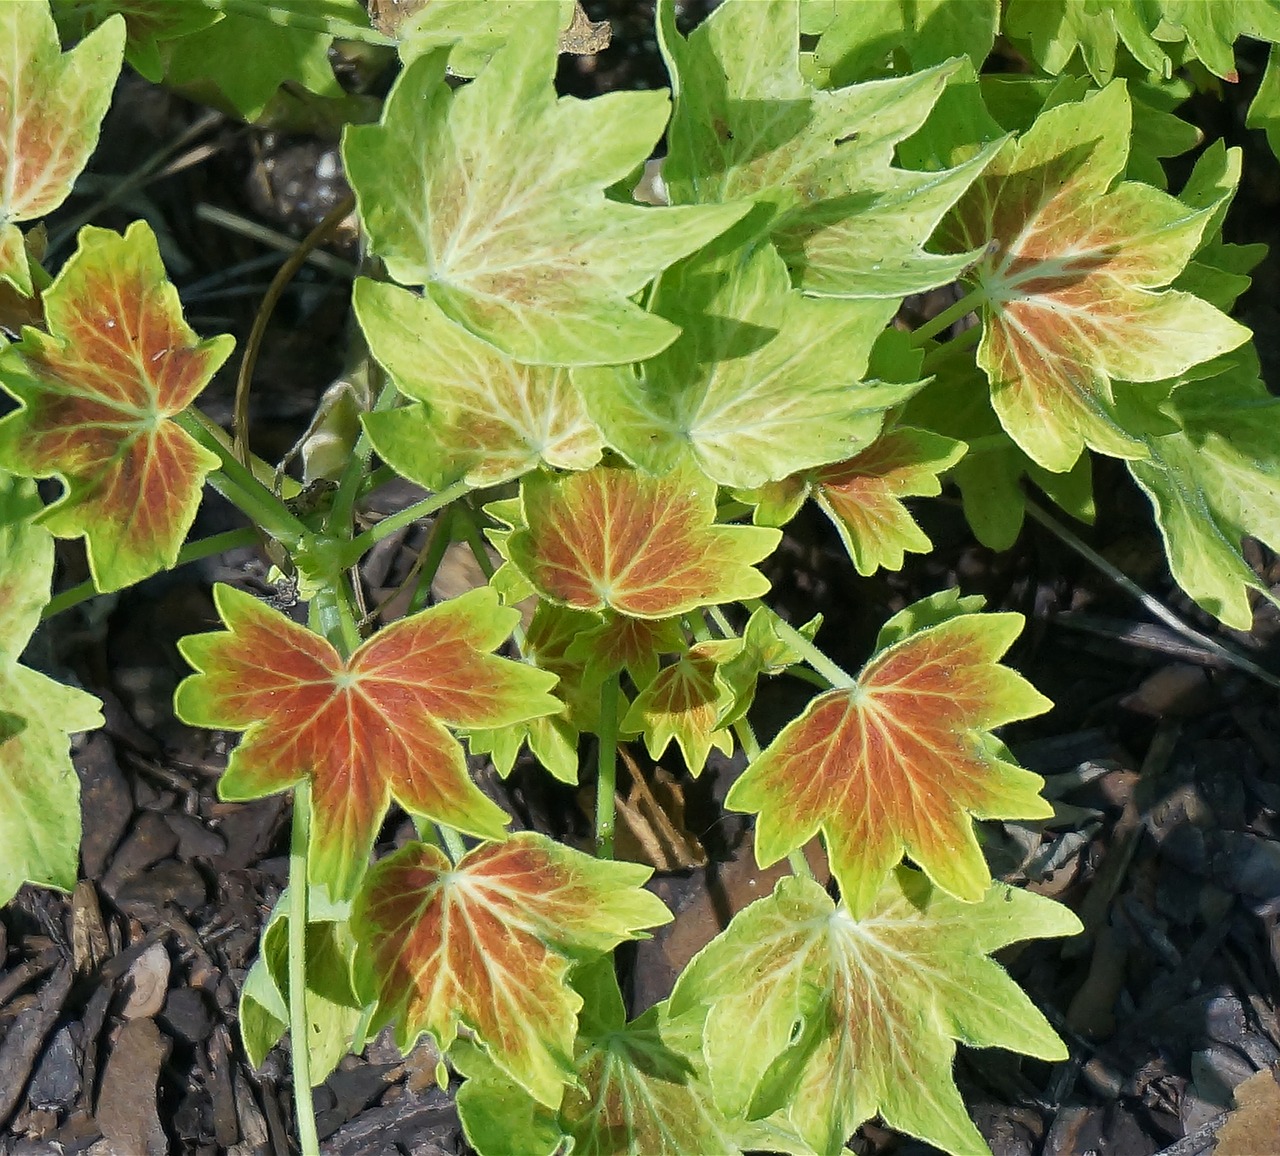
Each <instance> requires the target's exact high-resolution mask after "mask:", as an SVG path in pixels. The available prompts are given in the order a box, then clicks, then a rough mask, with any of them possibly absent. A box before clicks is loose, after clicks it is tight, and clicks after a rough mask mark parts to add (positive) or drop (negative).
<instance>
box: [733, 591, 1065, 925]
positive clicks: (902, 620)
mask: <svg viewBox="0 0 1280 1156" xmlns="http://www.w3.org/2000/svg"><path fill="white" fill-rule="evenodd" d="M904 624H905V625H904ZM1021 629H1022V616H1021V615H1018V614H976V613H967V612H966V607H965V606H964V604H962V603H958V602H956V601H955V599H954V597H952V596H949V595H934V596H933V597H932V598H928V599H924V600H922V601H921V602H918V603H915V604H914V605H913V606H910V607H908V608H907V609H906V610H904V611H901V612H900V613H899V614H898V615H895V616H894V618H893V619H891V620H890V621H889V623H888V624H887V625H886V627H885V629H884V631H882V632H881V642H880V644H879V646H878V649H877V653H876V654H875V655H874V656H873V657H872V658H871V660H870V661H869V662H868V663H867V665H866V666H865V667H863V669H862V672H861V673H860V674H859V676H858V678H857V681H856V684H855V685H854V686H853V687H851V688H849V689H837V690H832V691H828V692H827V693H826V694H822V695H819V696H818V697H817V698H815V699H814V700H813V701H812V702H811V703H810V704H809V706H808V707H807V708H806V709H805V711H804V713H803V714H802V715H801V716H800V717H799V718H798V719H795V720H793V721H792V722H790V723H788V724H787V726H785V727H784V728H783V730H782V732H781V733H780V734H779V735H778V737H777V738H776V739H775V740H774V741H773V742H772V743H771V744H770V745H769V747H768V748H767V749H766V750H765V751H764V753H763V754H762V755H761V756H760V757H759V758H757V759H756V761H755V762H754V763H752V764H751V766H750V767H748V768H747V770H746V772H745V773H744V774H743V776H742V777H741V778H740V779H739V780H738V781H737V782H736V783H734V785H733V787H732V788H731V789H730V791H729V795H728V797H727V798H726V800H725V805H726V806H728V807H730V808H732V809H734V810H738V811H758V812H759V813H760V815H759V818H758V820H757V822H756V834H755V848H756V860H757V861H758V862H759V864H760V865H761V866H762V867H767V866H768V865H769V864H770V863H774V862H776V861H777V860H778V859H780V858H782V856H784V855H786V854H787V853H788V852H789V851H793V850H795V849H796V848H797V847H801V846H803V845H804V844H805V843H807V842H808V841H809V840H810V839H811V838H812V837H813V835H814V834H815V833H816V832H817V831H818V830H819V829H821V830H822V832H823V834H824V835H825V836H826V844H827V853H828V855H829V856H830V859H831V867H832V870H833V872H834V873H835V876H836V878H837V879H838V880H839V882H840V891H841V894H842V895H843V896H844V899H845V902H846V903H847V904H848V906H849V908H850V910H851V911H853V913H854V914H855V915H861V914H864V913H865V912H866V911H868V910H869V909H870V906H871V904H872V902H873V901H874V899H875V896H876V894H877V893H878V892H879V890H880V886H881V884H882V883H883V881H884V878H885V876H886V875H888V873H889V872H890V871H891V870H892V869H893V867H894V866H895V865H896V864H897V862H898V861H899V859H901V858H902V854H903V852H904V851H905V852H906V853H907V854H908V855H909V856H910V857H911V858H912V860H913V861H915V862H916V863H918V864H919V865H920V867H922V868H923V869H924V871H925V872H926V873H927V874H928V876H929V878H930V879H932V880H933V882H934V883H936V884H937V885H938V886H939V887H942V888H943V889H945V890H946V891H949V892H951V893H952V894H953V895H956V896H959V897H960V898H961V899H965V900H969V901H975V900H977V899H979V898H981V897H982V895H983V894H984V893H985V891H986V889H987V887H988V886H989V885H990V883H991V874H990V871H989V870H988V868H987V864H986V860H985V859H984V858H983V855H982V850H981V848H980V847H979V846H978V841H977V838H976V837H975V835H974V832H973V827H972V824H971V822H970V818H969V816H970V815H972V816H974V817H975V818H1042V817H1044V816H1047V815H1049V814H1050V813H1051V811H1052V808H1051V807H1050V806H1049V804H1048V803H1046V802H1045V801H1044V799H1042V798H1041V797H1040V794H1039V790H1040V787H1041V785H1042V780H1041V779H1040V777H1039V776H1038V775H1033V774H1032V773H1031V772H1030V771H1025V770H1023V769H1021V768H1020V767H1017V766H1015V765H1013V764H1012V763H1010V762H1009V761H1007V759H1006V758H1005V755H1006V753H1007V752H1005V751H1004V749H1003V747H1002V746H1001V745H1000V744H999V743H998V742H997V741H996V740H995V738H994V737H993V736H992V734H991V730H992V728H993V727H998V726H1001V725H1002V724H1004V723H1008V722H1012V721H1014V720H1015V719H1022V718H1029V717H1031V716H1032V715H1037V714H1041V713H1042V712H1043V711H1045V710H1047V709H1048V707H1049V705H1050V704H1049V701H1048V699H1046V698H1045V697H1044V696H1043V695H1041V694H1040V693H1039V692H1038V691H1036V690H1035V689H1034V688H1033V687H1032V686H1031V684H1030V683H1029V682H1027V681H1026V680H1025V679H1024V678H1022V676H1021V675H1019V674H1016V673H1015V672H1014V671H1012V670H1010V669H1009V668H1008V667H1004V666H1001V665H1000V664H999V659H1000V657H1001V655H1003V654H1004V652H1005V651H1006V650H1008V649H1009V647H1010V645H1012V643H1013V640H1014V639H1015V638H1016V637H1017V636H1018V633H1019V632H1020V631H1021Z"/></svg>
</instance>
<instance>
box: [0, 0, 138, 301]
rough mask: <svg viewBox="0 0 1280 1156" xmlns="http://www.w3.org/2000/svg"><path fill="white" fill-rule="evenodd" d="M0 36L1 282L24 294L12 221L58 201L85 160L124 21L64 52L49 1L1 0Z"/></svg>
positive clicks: (114, 70) (107, 98) (25, 276)
mask: <svg viewBox="0 0 1280 1156" xmlns="http://www.w3.org/2000/svg"><path fill="white" fill-rule="evenodd" d="M0 43H2V44H4V46H5V53H4V60H3V63H0V140H2V141H3V142H4V143H3V145H0V283H3V282H4V281H8V282H9V283H10V284H12V285H13V286H14V287H15V288H16V289H17V290H18V291H19V292H20V293H22V294H23V295H25V296H29V295H30V294H31V293H32V289H33V287H32V282H31V271H30V269H29V268H28V266H27V261H26V253H25V251H24V249H23V245H22V239H21V233H20V232H19V230H18V227H17V222H19V221H32V220H35V219H36V218H37V217H43V216H44V215H45V214H46V213H51V212H52V211H53V210H54V209H56V208H57V207H58V206H59V205H60V204H62V202H63V201H64V200H65V199H66V197H67V194H68V193H70V192H71V186H72V184H73V183H74V182H75V179H76V177H77V176H79V175H80V170H81V169H83V168H84V166H85V165H86V164H87V163H88V160H89V157H90V155H91V154H92V152H93V149H94V146H95V145H96V144H97V143H98V129H99V128H100V127H101V125H102V118H103V117H104V116H105V115H106V112H107V106H108V105H109V104H110V103H111V93H112V90H113V89H114V87H115V82H116V77H117V76H118V75H119V74H120V61H121V58H122V56H123V53H124V22H123V21H121V20H110V21H108V22H107V23H106V24H105V25H104V26H103V27H102V28H99V29H97V30H96V31H94V32H93V33H92V34H91V35H90V36H87V37H86V38H85V39H84V40H83V41H82V42H81V43H80V44H78V45H76V47H75V48H73V49H72V50H71V51H70V52H67V53H63V52H62V51H61V46H60V45H59V43H58V32H57V29H56V28H55V27H54V23H53V18H52V16H50V14H49V7H48V5H47V4H44V3H34V4H32V3H23V4H19V3H8V4H0Z"/></svg>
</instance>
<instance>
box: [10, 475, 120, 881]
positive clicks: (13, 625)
mask: <svg viewBox="0 0 1280 1156" xmlns="http://www.w3.org/2000/svg"><path fill="white" fill-rule="evenodd" d="M39 509H40V499H39V498H38V497H37V495H36V489H35V486H34V485H33V484H32V483H31V482H29V481H27V480H25V479H19V478H15V477H13V476H12V475H9V474H6V473H4V472H2V471H0V846H3V847H4V854H3V855H0V906H2V905H3V904H5V903H8V902H9V900H10V899H12V898H13V896H14V894H15V892H16V891H17V890H18V888H19V887H21V886H22V884H23V883H26V882H31V883H38V884H41V885H42V886H45V887H58V888H61V889H62V890H64V891H70V890H71V888H72V887H74V886H75V882H76V864H77V861H78V859H79V848H80V780H79V779H78V778H77V776H76V772H75V768H74V767H73V766H72V765H71V758H70V755H69V753H68V749H67V736H68V735H69V734H71V733H74V732H76V731H87V730H93V729H94V728H96V727H99V726H101V725H102V715H101V713H100V712H99V709H98V707H99V704H98V700H97V699H96V698H94V697H93V696H92V695H90V694H85V692H84V691H82V690H77V689H75V688H74V687H70V686H63V685H62V684H61V683H57V682H54V681H53V679H51V678H46V677H45V676H44V675H43V674H40V673H39V672H37V671H34V670H31V669H29V668H28V667H25V666H22V665H21V664H20V663H19V662H18V658H19V657H20V656H21V654H22V651H23V649H24V648H25V647H26V645H27V640H28V639H29V638H30V637H31V633H32V631H33V630H35V628H36V624H37V623H38V622H39V620H40V610H41V608H42V607H43V606H44V604H45V603H46V602H47V601H48V599H49V582H50V580H51V579H52V577H53V538H52V537H50V535H49V532H48V531H47V530H45V529H44V528H43V527H42V526H39V525H37V524H35V523H34V522H33V521H32V517H33V515H34V514H35V513H36V512H37V511H38V510H39Z"/></svg>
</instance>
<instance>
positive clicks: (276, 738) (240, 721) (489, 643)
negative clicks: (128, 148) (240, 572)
mask: <svg viewBox="0 0 1280 1156" xmlns="http://www.w3.org/2000/svg"><path fill="white" fill-rule="evenodd" d="M214 600H215V602H216V604H217V607H218V612H219V613H220V614H221V616H222V621H223V622H224V623H225V625H226V630H225V631H217V632H214V633H211V634H197V635H191V636H189V637H187V638H184V639H183V640H182V642H181V643H180V647H179V648H180V650H181V651H182V654H183V656H184V657H185V658H186V659H187V661H188V662H190V663H191V665H192V666H193V667H195V668H196V670H197V671H198V672H199V673H197V674H195V675H192V676H191V677H190V678H188V679H186V680H185V681H184V682H183V683H182V684H181V685H180V686H179V687H178V690H177V693H176V694H175V697H174V705H175V709H176V710H177V713H178V715H179V716H180V717H181V718H182V719H184V720H185V721H187V722H189V723H192V724H193V725H196V726H212V727H218V728H221V729H226V730H241V731H245V732H246V733H245V736H244V739H243V740H242V741H241V743H240V745H239V746H238V747H237V748H236V749H235V751H234V752H233V753H232V755H231V761H230V762H229V763H228V765H227V769H226V771H225V772H224V774H223V776H222V779H221V780H220V782H219V785H218V789H219V792H220V793H221V795H222V797H223V798H224V799H229V800H240V799H255V798H259V797H261V796H263V795H269V794H272V793H274V792H276V791H283V790H286V789H288V788H289V787H291V786H293V784H294V783H296V782H298V781H299V780H300V779H302V778H304V777H305V778H308V779H310V780H311V785H312V791H311V806H312V821H311V848H310V870H311V880H312V882H314V883H323V884H326V885H327V886H328V888H329V892H330V894H331V896H332V897H333V898H334V899H346V898H349V897H350V896H351V895H352V893H353V892H354V891H355V888H356V886H357V884H358V883H359V881H360V878H361V876H362V874H363V873H364V870H365V865H366V861H367V859H368V857H369V852H370V850H371V849H372V847H373V840H374V836H375V835H376V834H377V831H378V825H379V824H380V823H381V822H382V818H383V816H384V815H385V814H386V810H387V806H388V805H389V803H390V802H391V799H392V798H394V799H395V800H396V801H397V802H398V803H400V805H401V806H403V807H404V808H405V809H406V810H407V811H410V812H411V813H413V814H415V815H422V816H425V817H426V818H429V819H433V820H435V821H436V822H440V823H444V824H447V825H448V826H450V827H454V828H456V829H457V830H459V831H465V832H466V833H467V834H470V835H475V836H477V837H478V838H483V839H500V838H502V836H503V826H504V824H505V822H506V818H507V817H506V815H505V814H503V812H502V810H501V809H500V808H499V807H498V806H497V805H496V804H495V803H493V802H491V801H490V800H489V798H488V797H487V796H486V795H485V794H484V793H483V792H482V791H481V790H480V788H479V787H477V786H476V785H475V784H474V783H473V782H472V781H471V779H470V778H469V776H468V774H467V767H466V761H465V759H464V758H463V752H462V747H461V746H460V745H459V743H458V741H457V739H455V738H454V737H453V735H451V734H450V733H449V731H448V729H446V728H448V727H472V726H474V727H500V726H506V725H509V724H511V723H514V722H518V721H519V720H521V719H528V718H535V717H537V716H539V715H545V714H551V713H552V712H554V711H555V710H557V709H558V708H559V706H560V704H559V703H558V702H557V701H556V700H555V699H554V698H552V697H551V696H550V695H549V694H547V693H546V692H547V691H548V690H549V689H550V687H551V686H553V685H554V683H555V676H554V675H551V674H547V673H546V672H545V671H540V670H534V669H533V668H532V667H529V666H526V665H524V664H523V663H518V662H512V661H510V660H509V659H505V658H499V657H497V656H496V655H493V654H490V653H488V652H489V651H491V650H493V649H494V648H495V647H497V646H498V645H500V644H501V643H502V642H503V641H504V640H505V639H506V638H507V636H508V635H509V634H510V633H511V629H512V627H513V625H514V624H515V622H516V621H517V619H518V612H517V611H515V610H512V609H508V608H505V607H501V606H499V605H498V599H497V595H495V594H494V593H493V592H492V591H491V590H488V589H487V588H481V589H479V590H474V591H471V592H469V593H467V594H463V595H461V596H460V597H458V598H454V599H452V600H450V601H449V602H446V603H443V604H441V605H439V606H435V607H432V608H431V609H430V610H424V611H423V612H421V613H420V614H415V615H412V616H411V617H409V618H403V619H400V620H399V621H398V622H395V623H393V624H392V625H391V626H389V627H387V628H386V629H384V630H380V631H379V632H378V633H377V634H375V635H374V636H373V637H372V638H370V639H368V640H367V641H366V642H365V643H363V644H362V645H361V646H360V647H359V648H358V649H357V650H356V651H355V652H354V653H353V654H352V655H351V657H350V659H348V660H345V661H344V660H343V659H342V657H341V656H340V655H339V654H338V652H337V651H336V650H335V649H334V648H333V646H332V645H330V643H329V642H328V641H326V640H325V639H324V638H322V637H321V636H320V635H318V634H315V633H313V632H312V631H310V630H307V629H306V628H305V627H303V626H299V625H297V624H296V623H294V622H291V621H290V620H289V619H288V618H286V617H285V616H284V615H282V614H280V613H278V612H277V611H275V610H272V609H271V608H270V607H268V606H266V605H264V604H263V603H262V602H259V601H258V600H257V599H256V598H254V597H253V596H252V595H250V594H246V593H244V592H243V591H239V590H235V589H233V588H232V587H230V586H221V585H220V586H217V587H215V589H214Z"/></svg>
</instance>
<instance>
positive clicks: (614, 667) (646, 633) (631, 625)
mask: <svg viewBox="0 0 1280 1156" xmlns="http://www.w3.org/2000/svg"><path fill="white" fill-rule="evenodd" d="M684 648H685V637H684V631H683V630H682V629H681V628H680V620H679V619H678V618H654V619H649V618H630V617H628V616H627V615H625V614H605V615H604V620H603V621H602V622H601V623H600V624H599V625H597V626H592V627H590V628H588V629H586V630H584V631H583V632H582V633H580V634H579V635H578V637H577V638H576V639H574V641H573V643H572V644H571V645H570V647H569V649H568V650H567V651H566V652H565V656H566V657H567V658H570V659H572V660H574V661H575V662H580V663H583V664H584V665H585V666H586V667H587V668H588V669H590V670H591V671H592V672H593V674H594V675H595V676H596V677H597V678H603V677H607V676H608V675H610V674H613V673H614V672H615V671H619V670H626V672H627V673H628V674H630V675H631V681H632V682H633V683H635V685H636V686H637V687H639V688H641V689H643V688H644V687H646V686H648V685H649V684H650V683H651V682H652V681H653V680H654V679H655V678H656V677H657V675H658V665H659V659H660V657H661V656H662V655H664V654H678V653H679V652H680V651H682V650H684Z"/></svg>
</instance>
